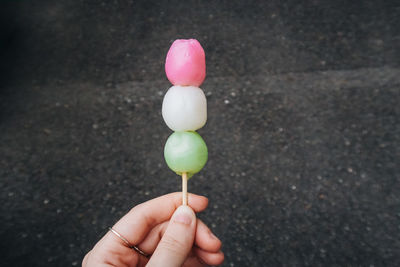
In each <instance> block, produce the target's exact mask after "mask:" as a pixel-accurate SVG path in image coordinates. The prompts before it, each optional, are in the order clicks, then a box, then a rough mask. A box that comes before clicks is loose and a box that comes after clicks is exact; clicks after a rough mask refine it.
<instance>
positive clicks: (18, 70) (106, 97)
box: [0, 0, 400, 266]
mask: <svg viewBox="0 0 400 267" xmlns="http://www.w3.org/2000/svg"><path fill="white" fill-rule="evenodd" d="M161 2H162V1H139V2H138V1H56V2H55V1H22V0H21V1H2V3H1V4H0V6H1V7H0V10H1V11H0V12H1V16H0V30H1V31H0V32H1V36H0V45H1V47H0V56H1V58H2V60H1V62H0V71H1V75H0V81H1V87H0V88H1V91H0V188H1V190H0V203H1V207H0V221H1V227H0V238H1V243H0V255H2V260H1V261H2V266H24V265H25V266H77V265H80V262H81V260H82V257H83V255H84V254H85V253H86V252H87V251H88V250H89V249H90V248H91V247H92V246H93V245H94V243H95V242H96V241H97V240H98V239H99V238H100V237H101V236H102V235H103V234H104V233H105V231H107V227H108V226H110V225H112V224H113V223H114V222H115V221H116V220H117V219H118V218H120V217H121V216H122V215H123V214H124V213H125V212H127V211H128V210H129V209H130V208H131V207H132V206H134V205H135V204H137V203H140V202H142V201H144V200H147V199H150V198H153V197H156V196H159V195H161V194H165V193H168V192H171V191H176V190H178V189H179V188H180V182H179V178H178V177H177V176H175V175H174V174H173V173H172V172H171V171H169V170H168V169H167V167H166V165H165V163H164V160H163V154H162V153H163V152H162V150H163V145H164V143H165V141H166V138H167V137H168V135H169V134H170V130H169V129H168V128H167V127H166V126H165V124H164V122H163V121H162V118H161V103H162V97H163V95H164V93H165V92H166V89H167V88H168V87H169V86H170V84H169V83H168V81H167V80H166V78H165V74H164V71H163V61H164V58H165V55H166V52H167V50H168V47H169V45H170V44H171V42H172V41H173V40H174V39H176V38H190V37H194V38H197V39H198V40H199V41H200V42H201V43H202V44H203V46H204V48H205V51H206V55H207V63H208V65H207V68H208V69H207V71H208V76H207V78H206V81H205V83H204V84H203V85H202V88H203V89H204V91H205V92H206V94H207V98H208V110H209V120H208V123H207V124H206V126H205V127H204V128H203V129H201V131H200V134H201V135H202V136H203V137H204V139H205V141H206V142H207V144H208V147H209V151H210V155H209V162H208V164H207V165H206V167H205V168H204V170H203V171H202V172H201V173H199V174H198V175H196V176H195V177H194V178H193V179H192V180H191V181H190V183H189V190H190V191H192V192H195V193H199V194H204V195H206V196H208V197H209V198H210V206H209V208H208V210H207V211H206V212H204V213H203V214H201V215H200V217H201V218H202V219H203V220H204V221H206V222H207V223H208V224H209V225H210V226H211V227H212V228H213V230H214V231H215V232H216V234H217V235H218V236H219V237H220V238H221V239H222V240H223V243H224V252H225V253H226V261H225V263H224V266H345V265H347V266H349V265H350V266H399V265H400V256H399V251H400V194H399V192H400V174H399V173H400V166H399V164H400V163H399V157H400V106H399V105H398V102H399V101H400V60H399V59H400V18H399V15H398V14H399V13H400V8H399V7H400V5H399V4H396V1H380V2H381V3H374V2H378V1H351V3H348V2H344V1H330V3H329V2H328V1H320V0H314V1H278V0H272V1H268V2H267V1H265V2H264V1H260V2H252V1H175V2H176V3H172V4H166V3H161ZM281 2H285V3H284V4H283V3H281Z"/></svg>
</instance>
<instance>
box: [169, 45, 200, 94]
mask: <svg viewBox="0 0 400 267" xmlns="http://www.w3.org/2000/svg"><path fill="white" fill-rule="evenodd" d="M165 72H166V74H167V77H168V80H169V81H170V82H171V83H172V84H173V85H183V86H186V85H191V86H197V87H198V86H200V84H202V83H203V81H204V78H205V77H206V58H205V53H204V50H203V48H202V47H201V45H200V43H199V41H197V40H195V39H188V40H184V39H178V40H176V41H175V42H173V44H172V45H171V47H170V49H169V51H168V54H167V58H166V60H165Z"/></svg>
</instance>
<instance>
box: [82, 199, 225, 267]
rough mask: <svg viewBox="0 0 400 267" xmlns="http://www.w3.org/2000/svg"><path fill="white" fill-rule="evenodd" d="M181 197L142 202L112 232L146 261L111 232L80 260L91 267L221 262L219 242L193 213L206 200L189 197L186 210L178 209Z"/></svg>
mask: <svg viewBox="0 0 400 267" xmlns="http://www.w3.org/2000/svg"><path fill="white" fill-rule="evenodd" d="M181 201H182V194H181V193H172V194H168V195H164V196H161V197H158V198H155V199H152V200H149V201H147V202H144V203H142V204H140V205H138V206H136V207H134V208H133V209H132V210H131V211H129V212H128V213H127V214H126V215H125V216H124V217H122V218H121V219H120V220H119V221H118V222H117V223H116V224H115V225H114V226H113V229H114V230H115V231H117V232H118V233H119V234H121V235H122V236H123V237H124V238H126V239H127V240H128V241H129V243H130V244H132V245H135V246H136V247H138V248H139V249H140V250H141V251H143V252H145V253H146V254H149V255H151V256H150V257H149V258H147V257H145V256H142V255H140V254H139V253H138V252H136V251H135V250H133V249H131V248H129V247H128V246H127V244H126V243H125V242H124V241H123V240H122V239H120V238H119V237H117V236H116V235H115V234H113V233H112V232H110V231H109V232H107V234H106V235H105V236H104V237H103V238H102V239H101V240H100V241H99V242H98V243H97V244H96V245H95V246H94V248H93V249H92V250H91V251H89V252H88V253H87V254H86V256H85V258H84V259H83V262H82V266H83V267H91V266H145V265H146V264H147V266H168V267H178V266H190V267H192V266H195V267H196V266H204V265H205V264H208V265H219V264H221V263H222V262H223V261H224V254H223V253H222V251H221V250H220V248H221V241H220V240H219V239H218V238H217V237H215V236H214V235H213V234H212V232H211V230H210V229H209V228H208V227H207V226H206V225H205V224H204V223H203V222H202V221H201V220H199V219H196V216H195V213H194V212H200V211H203V210H204V209H205V208H206V207H207V204H208V199H207V198H205V197H202V196H199V195H194V194H189V198H188V201H189V202H188V206H180V207H179V205H180V204H181Z"/></svg>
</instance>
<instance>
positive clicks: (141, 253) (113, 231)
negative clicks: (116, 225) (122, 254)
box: [108, 227, 150, 258]
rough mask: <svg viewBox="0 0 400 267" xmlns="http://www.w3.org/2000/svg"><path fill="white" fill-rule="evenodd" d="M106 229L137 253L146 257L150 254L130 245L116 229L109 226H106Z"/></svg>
mask: <svg viewBox="0 0 400 267" xmlns="http://www.w3.org/2000/svg"><path fill="white" fill-rule="evenodd" d="M108 229H109V230H110V231H111V233H113V234H114V235H116V236H117V237H118V238H119V239H121V240H122V241H124V243H125V244H126V245H127V246H128V247H129V248H131V249H133V250H134V251H136V252H137V253H139V254H140V255H142V256H144V257H146V258H148V257H150V254H147V253H145V252H143V251H141V250H140V249H139V248H138V247H137V246H134V245H132V244H131V243H129V241H128V240H127V239H126V238H125V237H123V236H122V235H121V234H120V233H118V232H117V231H115V230H114V229H112V228H111V227H108Z"/></svg>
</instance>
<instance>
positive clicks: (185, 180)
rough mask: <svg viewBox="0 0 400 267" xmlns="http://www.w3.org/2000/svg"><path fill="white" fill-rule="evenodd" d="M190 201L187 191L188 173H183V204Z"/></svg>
mask: <svg viewBox="0 0 400 267" xmlns="http://www.w3.org/2000/svg"><path fill="white" fill-rule="evenodd" d="M187 203H188V192H187V173H186V172H184V173H182V205H187Z"/></svg>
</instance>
